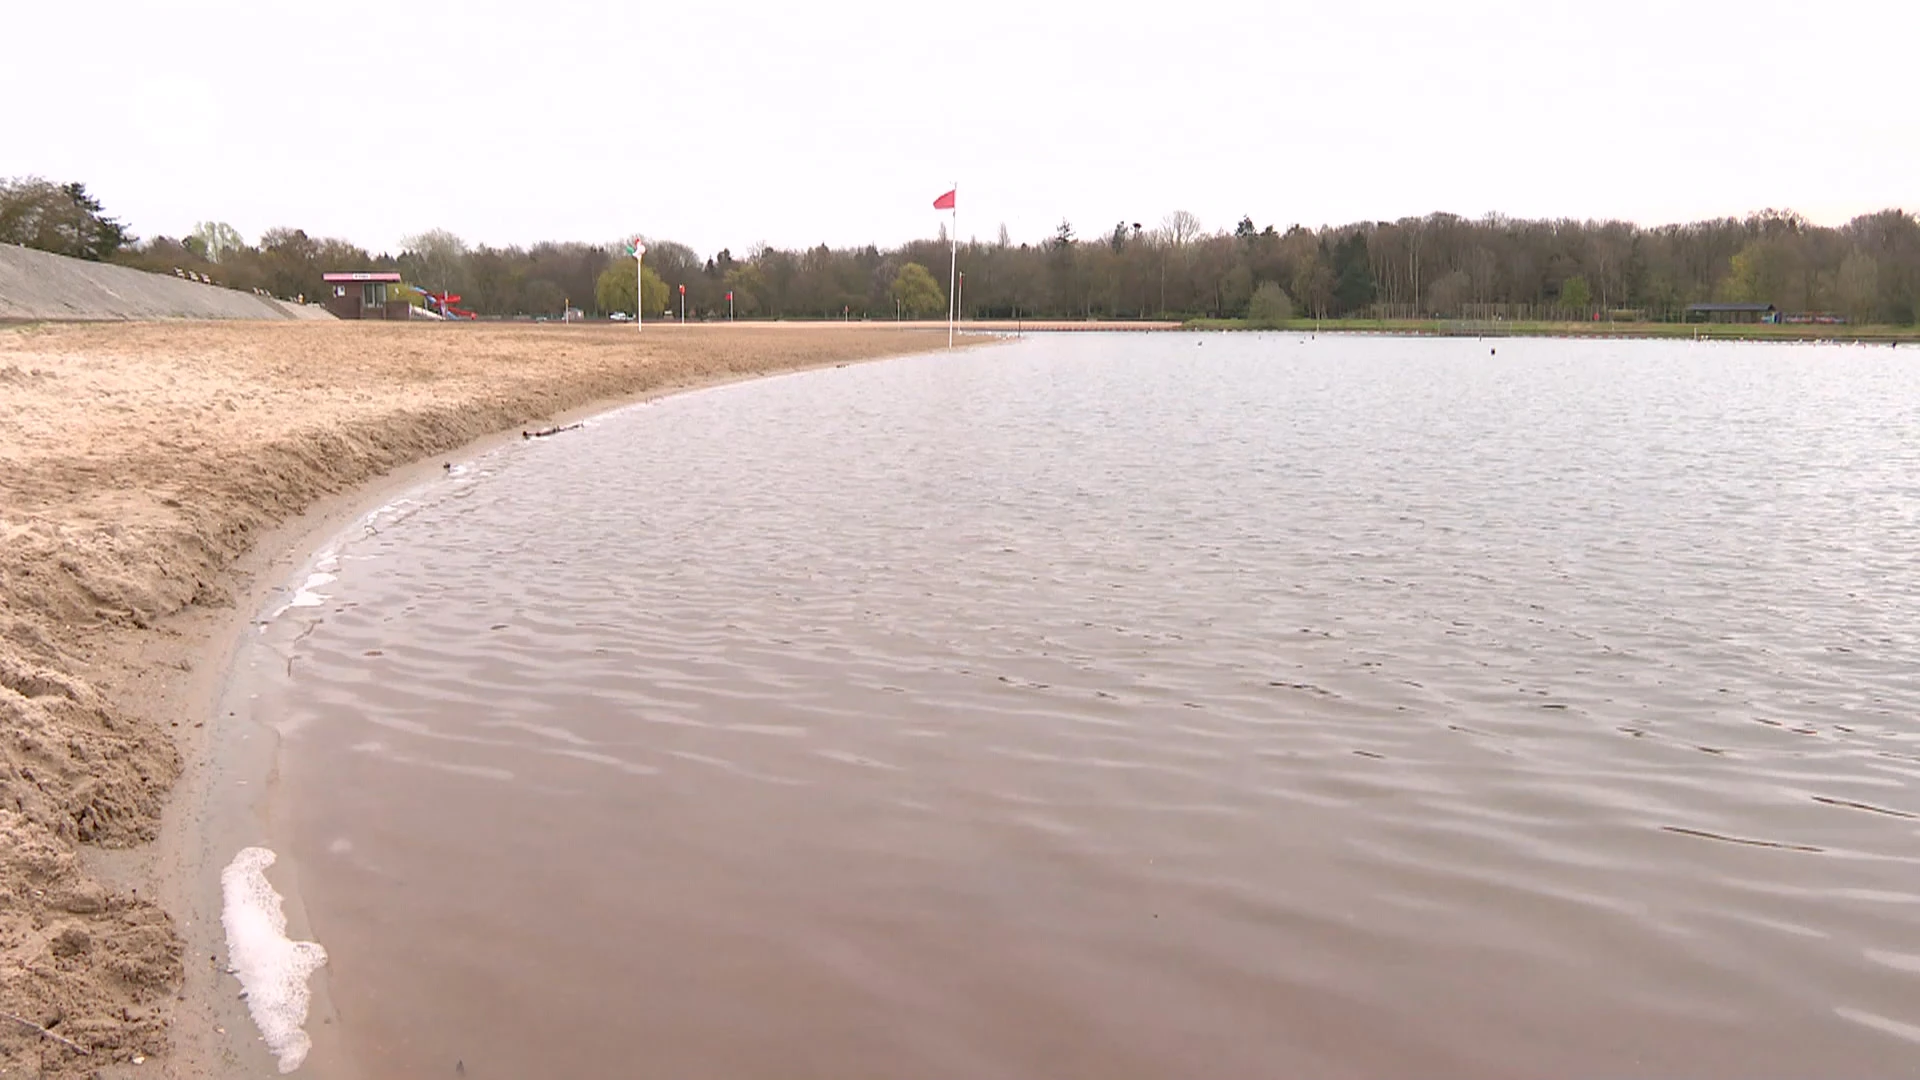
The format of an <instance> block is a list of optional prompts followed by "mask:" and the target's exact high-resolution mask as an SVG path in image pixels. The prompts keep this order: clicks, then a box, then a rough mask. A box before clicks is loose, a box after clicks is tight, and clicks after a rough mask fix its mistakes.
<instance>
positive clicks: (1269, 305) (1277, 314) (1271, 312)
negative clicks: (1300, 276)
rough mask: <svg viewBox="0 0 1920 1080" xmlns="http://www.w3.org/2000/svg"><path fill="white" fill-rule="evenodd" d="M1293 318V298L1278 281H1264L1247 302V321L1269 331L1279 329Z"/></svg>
mask: <svg viewBox="0 0 1920 1080" xmlns="http://www.w3.org/2000/svg"><path fill="white" fill-rule="evenodd" d="M1291 318H1293V298H1292V297H1290V296H1288V295H1287V290H1285V289H1283V288H1281V287H1280V283H1279V282H1277V281H1263V282H1261V283H1260V287H1259V288H1257V289H1255V290H1253V299H1252V300H1249V301H1248V302H1247V321H1248V322H1251V323H1252V324H1253V325H1255V326H1261V327H1265V328H1267V329H1269V330H1275V329H1279V328H1280V327H1282V326H1285V325H1286V324H1287V320H1288V319H1291Z"/></svg>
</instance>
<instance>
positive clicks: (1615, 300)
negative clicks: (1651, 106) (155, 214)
mask: <svg viewBox="0 0 1920 1080" xmlns="http://www.w3.org/2000/svg"><path fill="white" fill-rule="evenodd" d="M63 200H64V201H63ZM0 241H5V242H10V243H22V244H27V245H29V246H33V247H43V248H46V249H48V250H56V251H62V252H64V253H66V254H73V255H78V256H79V257H82V258H96V259H112V260H114V261H116V262H123V263H126V264H128V265H133V266H138V267H141V268H143V269H148V270H156V271H160V272H163V273H164V272H169V271H171V270H172V269H174V268H179V269H183V270H193V271H195V272H198V273H203V274H206V275H207V276H209V277H210V278H212V279H213V280H215V281H219V282H222V283H224V284H227V285H230V286H232V287H235V288H242V289H253V288H258V289H262V290H265V291H267V292H270V293H273V294H274V295H277V296H283V297H288V298H297V297H305V298H307V299H314V298H317V297H320V296H322V295H323V290H324V285H323V283H322V281H321V279H320V275H321V274H322V273H324V272H326V271H329V270H355V269H364V270H397V271H398V272H400V273H401V274H402V275H403V276H404V277H405V278H406V279H407V281H408V282H410V283H412V284H415V285H418V286H420V287H422V288H426V289H429V290H432V291H435V292H439V291H443V290H444V291H450V292H455V293H459V294H460V295H461V296H462V300H461V306H462V307H465V308H468V309H471V310H473V311H476V312H478V313H480V314H481V315H484V316H537V315H559V314H561V313H562V311H563V309H564V307H565V306H567V305H571V306H573V307H577V308H580V309H582V310H585V311H589V312H594V313H601V314H604V313H609V312H611V311H614V310H624V311H631V310H632V306H633V304H634V296H635V281H634V273H633V262H632V260H631V259H630V258H629V257H628V256H627V255H626V253H625V247H624V244H622V243H619V242H616V243H610V244H588V243H543V244H535V245H533V246H532V247H524V248H523V247H518V246H513V247H493V246H489V245H485V244H482V245H478V246H470V245H468V244H467V243H465V242H464V241H462V240H461V239H460V238H459V237H457V236H454V235H452V234H450V233H447V232H444V231H434V232H428V233H422V234H420V235H419V236H415V237H409V238H408V239H407V240H406V242H405V243H404V245H403V249H402V251H401V252H400V253H399V254H397V255H393V254H384V253H383V254H373V253H370V252H368V251H367V250H365V249H364V248H361V247H359V246H357V245H355V244H353V243H351V242H349V241H345V240H337V239H326V238H316V237H310V236H308V235H307V234H306V233H305V232H303V231H301V230H298V229H272V230H269V231H268V232H266V233H265V234H264V235H262V236H261V237H260V238H259V240H258V241H257V242H254V243H249V242H248V241H247V240H246V239H245V238H244V237H241V236H239V235H238V234H237V233H235V232H234V230H232V229H231V228H230V227H228V226H226V225H223V224H220V223H211V222H210V223H203V224H202V225H200V226H198V227H196V228H195V230H194V231H193V233H192V234H191V235H189V236H186V237H182V238H178V239H175V238H171V237H164V236H162V237H155V238H153V239H151V240H145V241H139V240H136V239H134V238H133V237H132V236H131V235H130V234H129V233H128V232H127V231H126V229H125V228H124V227H123V226H121V225H119V223H117V222H115V221H113V219H111V218H109V217H107V216H106V215H105V214H104V213H103V212H102V211H101V208H100V207H99V205H98V203H97V202H95V201H94V200H92V199H91V198H90V197H88V196H87V195H86V192H85V189H84V187H82V186H81V185H77V184H69V185H55V184H49V183H47V182H45V181H41V180H37V179H31V178H30V179H27V180H16V181H11V182H6V183H4V184H0ZM947 259H948V247H947V241H946V238H945V237H944V236H942V237H939V238H936V239H928V240H919V241H914V242H911V243H907V244H904V245H901V246H900V247H897V248H890V249H882V248H879V247H876V246H872V245H869V246H866V247H859V248H829V247H827V246H825V245H821V246H819V247H814V248H806V249H799V250H783V249H778V248H770V247H766V246H759V247H756V248H754V249H753V250H751V251H748V252H745V253H743V254H740V255H736V254H735V253H734V252H732V251H731V250H727V249H723V250H721V251H719V252H716V253H714V254H713V255H712V256H710V257H705V258H703V257H701V256H700V255H698V254H697V253H696V252H694V251H693V249H691V248H689V247H687V246H686V245H683V244H678V243H674V242H671V241H666V240H651V241H649V242H648V248H647V252H646V257H645V265H646V269H647V271H648V273H647V280H646V282H645V284H644V287H643V291H642V294H641V295H642V296H644V298H645V301H646V304H647V306H648V308H649V312H648V314H649V315H655V314H658V313H660V311H661V310H662V309H666V308H669V307H670V308H671V309H672V310H673V311H674V313H675V314H677V313H678V311H679V299H680V293H679V289H680V287H681V286H684V287H685V289H686V310H687V314H688V317H690V318H725V317H726V315H727V311H728V301H727V294H728V293H732V294H733V298H734V299H733V307H734V311H735V312H736V313H737V314H738V316H739V317H742V318H756V317H759V318H788V319H795V318H810V319H823V318H824V319H837V318H843V317H850V318H856V319H883V318H892V317H895V316H896V314H898V315H903V316H904V315H908V314H913V313H919V314H923V315H925V314H934V313H944V310H945V305H946V298H945V295H944V291H941V290H944V289H945V288H946V287H947V286H948V284H949V283H948V282H947V281H946V277H947V273H946V271H947ZM912 266H917V267H921V268H928V269H930V270H931V271H932V277H933V278H934V279H935V282H936V291H935V292H933V293H931V294H929V293H928V291H927V289H926V281H925V280H924V279H923V278H922V277H921V275H919V274H918V273H917V272H915V271H911V270H909V269H908V268H909V267H912ZM959 267H960V271H961V275H962V277H961V281H960V295H959V298H958V299H959V302H960V307H961V310H962V312H963V314H965V315H966V316H968V317H973V318H1018V317H1036V318H1103V319H1141V318H1187V317H1196V316H1206V317H1215V318H1233V317H1239V316H1244V315H1246V314H1247V313H1248V311H1249V308H1250V306H1254V305H1253V300H1254V297H1255V295H1256V291H1258V292H1259V294H1260V295H1261V297H1262V301H1261V304H1260V305H1258V306H1260V307H1261V308H1262V310H1264V311H1272V310H1275V308H1276V305H1278V306H1279V307H1280V308H1283V309H1285V310H1290V311H1292V312H1293V313H1295V314H1299V315H1309V316H1315V317H1323V318H1340V317H1343V316H1366V317H1374V318H1494V317H1504V318H1510V319H1556V318H1558V319H1591V318H1594V317H1600V318H1616V319H1652V320H1664V319H1676V318H1679V317H1681V315H1682V314H1683V312H1684V311H1685V308H1686V306H1687V305H1688V304H1692V303H1697V302H1702V301H1736V302H1759V303H1770V304H1773V305H1775V306H1776V307H1778V308H1779V309H1781V310H1782V311H1785V312H1825V313H1830V314H1833V315H1837V316H1841V317H1844V318H1847V319H1849V320H1851V321H1855V322H1876V323H1892V324H1899V325H1905V324H1910V323H1913V322H1915V320H1916V315H1920V220H1917V219H1916V218H1915V216H1914V215H1912V214H1909V213H1907V212H1905V211H1901V210H1885V211H1881V212H1879V213H1875V214H1868V215H1864V216H1862V217H1858V218H1855V219H1854V220H1852V221H1850V222H1848V223H1847V224H1845V225H1842V226H1839V227H1837V228H1831V227H1825V226H1818V225H1814V224H1812V223H1810V222H1808V221H1807V220H1806V219H1805V218H1802V217H1800V216H1799V215H1797V214H1793V213H1789V212H1778V211H1771V210H1769V211H1765V212H1762V213H1757V214H1752V215H1749V216H1747V217H1745V218H1721V219H1717V220H1712V221H1700V222H1694V223H1691V224H1685V225H1664V226H1657V227H1642V226H1638V225H1634V224H1630V223H1627V222H1620V221H1573V220H1558V221H1545V220H1523V219H1514V218H1506V217H1503V216H1500V215H1489V216H1487V217H1482V218H1464V217H1459V216H1456V215H1453V214H1430V215H1428V216H1426V217H1421V218H1403V219H1401V220H1399V221H1392V222H1385V221H1382V222H1364V223H1359V224H1351V225H1342V226H1337V227H1324V228H1320V229H1309V228H1304V227H1301V226H1298V225H1294V226H1291V227H1288V228H1285V229H1280V228H1277V227H1275V226H1273V225H1270V224H1269V225H1260V224H1257V223H1255V222H1254V221H1253V220H1252V219H1250V218H1243V219H1241V221H1240V222H1239V223H1238V224H1237V225H1236V226H1234V227H1233V228H1232V229H1231V230H1230V231H1225V230H1209V229H1207V228H1206V227H1205V226H1203V224H1202V223H1201V222H1200V221H1199V220H1197V219H1196V218H1194V217H1193V215H1191V214H1187V213H1184V212H1175V213H1173V214H1169V215H1167V216H1166V217H1165V218H1164V219H1162V220H1161V221H1160V222H1158V223H1156V224H1153V225H1150V226H1149V225H1147V224H1144V223H1140V222H1120V223H1117V224H1115V225H1114V226H1113V227H1112V228H1111V229H1109V230H1107V231H1105V232H1101V233H1098V234H1094V235H1086V236H1083V235H1081V234H1080V233H1079V232H1078V231H1077V230H1075V228H1074V227H1073V226H1072V225H1071V224H1069V223H1067V222H1064V221H1063V222H1061V224H1060V226H1059V227H1058V229H1056V230H1055V232H1054V234H1053V235H1052V236H1050V237H1048V238H1046V239H1045V240H1042V241H1040V242H1038V243H1019V244H1016V243H1014V242H1012V240H1011V239H1010V238H1009V237H1008V236H1007V233H1006V229H1005V228H1004V227H1002V228H1001V229H1000V230H999V235H998V236H997V237H996V238H995V239H994V240H993V241H991V242H980V241H978V240H969V241H967V242H965V243H963V244H962V245H961V246H960V250H959ZM1263 286H1264V288H1263ZM930 307H931V308H933V309H935V310H934V311H929V310H928V308H930Z"/></svg>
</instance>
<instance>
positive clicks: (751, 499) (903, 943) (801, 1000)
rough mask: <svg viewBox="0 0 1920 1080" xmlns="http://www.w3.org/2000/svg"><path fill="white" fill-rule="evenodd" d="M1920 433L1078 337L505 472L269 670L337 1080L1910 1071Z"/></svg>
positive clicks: (1319, 355)
mask: <svg viewBox="0 0 1920 1080" xmlns="http://www.w3.org/2000/svg"><path fill="white" fill-rule="evenodd" d="M1916 431H1920V375H1916V374H1915V372H1914V369H1913V368H1912V367H1911V366H1910V365H1908V364H1906V363H1903V362H1902V361H1901V358H1900V354H1899V353H1895V352H1892V351H1885V350H1865V349H1847V348H1813V347H1738V346H1713V345H1692V344H1667V343H1627V342H1577V343H1576V342H1564V341H1508V342H1503V343H1502V344H1501V347H1500V350H1499V355H1497V356H1492V355H1489V354H1488V351H1487V349H1486V347H1485V345H1484V343H1476V342H1473V341H1416V340H1393V339H1364V338H1325V337H1323V338H1320V339H1318V340H1305V339H1300V338H1294V337H1287V336H1238V337H1228V336H1209V337H1205V338H1200V337H1191V336H1152V337H1147V336H1143V337H1126V336H1120V337H1106V336H1097V335H1096V336H1088V337H1080V336H1071V337H1064V338H1060V339H1037V340H1028V341H1024V342H1021V343H1018V344H1013V345H1008V346H1005V347H1000V348H995V349H989V350H981V351H975V352H970V353H963V354H959V355H955V356H931V357H924V358H914V359H908V360H901V361H894V362H889V363H886V364H881V365H874V366H860V367H851V368H846V369H843V370H833V371H822V372H815V373H809V374H804V375H796V376H791V377H784V378H779V379H773V380H768V381H765V382H760V383H753V384H747V385H741V386H735V387H729V388H725V389H722V390H716V391H709V392H705V393H700V394H694V395H690V396H686V397H682V398H677V399H672V400H668V401H665V402H661V403H657V404H654V405H650V406H644V407H638V408H635V409H631V410H628V411H626V412H623V413H620V414H616V415H614V416H610V417H607V418H604V419H602V420H601V421H599V422H597V423H594V424H591V425H589V426H588V427H587V428H586V429H584V430H581V431H577V432H569V433H567V434H565V435H562V436H557V437H555V438H552V439H549V440H542V441H536V442H529V443H524V444H516V445H514V446H512V447H510V448H508V449H507V450H504V451H502V452H501V453H499V454H497V455H494V456H492V457H490V458H488V459H486V460H484V461H482V462H479V463H476V464H477V467H476V468H475V469H473V470H470V471H468V472H466V473H464V474H462V475H460V476H457V477H453V478H451V479H448V480H447V481H446V482H445V483H443V484H442V485H440V486H438V487H436V488H434V489H432V490H430V491H428V492H426V493H424V494H422V495H420V496H419V498H418V501H417V504H415V505H410V506H408V507H407V508H406V510H405V512H404V513H399V514H395V515H390V518H391V519H390V520H383V521H382V523H381V524H380V526H379V527H378V528H377V529H375V530H368V535H365V536H361V537H358V538H354V539H351V540H350V541H348V542H347V543H346V544H345V545H344V546H343V547H342V548H341V550H340V554H339V558H338V565H337V567H335V568H334V572H335V573H336V574H337V577H338V580H336V581H332V582H330V583H327V584H326V585H325V587H324V589H323V590H322V591H324V592H325V593H326V600H325V602H324V603H322V604H319V605H317V606H311V607H302V608H298V609H295V610H291V611H289V612H288V613H286V614H284V615H283V616H282V617H281V620H280V622H281V623H282V624H284V627H285V632H276V634H275V635H274V636H273V641H274V644H272V645H271V646H270V647H272V648H275V649H277V650H279V651H280V652H282V653H285V654H286V655H288V656H290V657H292V661H290V662H289V664H288V669H289V670H290V671H291V676H284V677H279V678H278V680H277V683H278V684H277V685H275V686H272V687H270V688H269V693H268V695H267V697H266V698H265V699H264V700H265V701H266V702H267V703H268V705H267V715H268V718H270V719H272V720H273V721H274V722H275V723H276V724H277V725H278V726H280V727H281V728H282V730H283V731H285V732H287V733H288V735H287V741H286V744H285V748H284V751H283V762H282V769H283V772H284V776H285V789H284V794H285V808H284V814H285V820H286V821H287V822H288V824H289V831H290V834H291V835H290V837H289V844H288V847H289V849H290V850H291V852H292V853H293V854H294V856H295V858H296V859H297V860H298V861H299V863H300V864H301V865H302V866H303V867H304V870H303V871H302V874H301V880H300V887H301V891H302V893H303V894H304V898H305V902H306V906H307V909H308V910H309V912H310V913H311V921H312V926H313V932H314V935H315V936H316V937H317V938H318V939H319V940H320V941H321V942H323V943H324V944H325V945H326V947H327V949H328V951H329V954H330V955H331V957H332V960H331V962H330V966H329V967H328V969H327V971H326V973H325V975H324V979H325V980H326V983H327V985H328V987H329V992H330V994H331V995H332V999H333V1002H334V1004H335V1007H336V1008H337V1010H338V1013H339V1016H340V1020H341V1024H342V1026H343V1030H344V1031H345V1036H346V1039H347V1042H348V1044H349V1045H350V1046H351V1047H352V1049H353V1051H354V1052H355V1054H356V1055H357V1056H358V1057H359V1058H360V1059H361V1061H360V1064H361V1065H362V1066H363V1067H364V1068H365V1070H366V1071H367V1072H368V1073H369V1074H371V1075H374V1076H423V1075H439V1074H442V1073H444V1072H446V1071H447V1070H449V1069H451V1068H452V1067H453V1066H454V1064H455V1062H459V1063H461V1065H462V1066H463V1068H464V1069H465V1070H466V1071H467V1075H470V1076H475V1077H486V1076H502V1077H505V1076H534V1075H550V1076H609V1075H660V1076H729V1077H756V1076H759V1077H797V1076H819V1077H849V1076H870V1077H906V1076H912V1077H953V1078H968V1080H973V1078H981V1077H1034V1076H1056V1077H1100V1078H1103V1080H1113V1078H1125V1077H1166V1076H1209V1077H1292V1076H1307V1075H1311V1076H1319V1077H1343V1076H1353V1077H1363V1076H1409V1075H1422V1076H1430V1077H1431V1076H1462V1077H1465V1076H1474V1077H1505V1076H1512V1077H1522V1076H1527V1077H1537V1076H1543V1075H1585V1076H1600V1075H1614V1076H1624V1075H1636V1076H1652V1075H1676V1074H1686V1075H1695V1076H1700V1075H1749V1076H1789V1075H1798V1076H1806V1075H1842V1074H1845V1075H1855V1076H1864V1075H1876V1076H1891V1075H1895V1074H1899V1073H1908V1072H1910V1070H1911V1068H1912V1067H1913V1065H1914V1063H1915V1062H1916V1061H1917V1060H1920V819H1917V818H1916V815H1917V814H1920V783H1917V781H1920V725H1917V724H1916V721H1915V719H1914V718H1915V716H1916V715H1920V687H1916V685H1915V682H1914V675H1913V673H1914V670H1915V664H1916V661H1920V641H1917V640H1916V635H1917V634H1920V599H1917V598H1916V596H1917V594H1916V588H1915V584H1916V583H1915V574H1916V572H1917V571H1916V569H1915V568H1916V567H1920V522H1917V521H1916V516H1920V487H1917V486H1916V485H1917V484H1920V481H1916V479H1915V478H1916V477H1920V449H1917V448H1916V442H1915V438H1914V436H1915V433H1916ZM296 638H297V640H296ZM271 666H274V667H275V668H276V670H277V668H278V665H277V664H276V665H271Z"/></svg>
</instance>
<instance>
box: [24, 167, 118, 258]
mask: <svg viewBox="0 0 1920 1080" xmlns="http://www.w3.org/2000/svg"><path fill="white" fill-rule="evenodd" d="M133 240H134V238H133V235H132V234H131V233H129V232H128V231H127V228H126V226H124V225H122V224H120V222H118V221H116V220H114V219H113V218H111V217H108V216H107V215H106V213H105V212H104V210H103V209H102V207H101V205H100V200H98V199H96V198H94V197H93V196H92V195H89V194H88V193H87V186H86V185H85V184H54V183H50V182H48V181H46V180H42V179H41V178H39V177H37V176H28V177H22V178H19V179H14V180H4V181H0V243H7V244H19V245H21V246H22V247H30V248H38V249H39V250H41V251H51V252H53V253H54V254H55V255H70V256H72V257H74V258H76V259H91V260H93V261H95V262H102V261H105V260H107V259H111V258H112V257H113V256H114V254H115V253H116V252H118V251H119V250H120V249H121V248H122V247H125V246H127V245H129V244H132V243H133Z"/></svg>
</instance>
